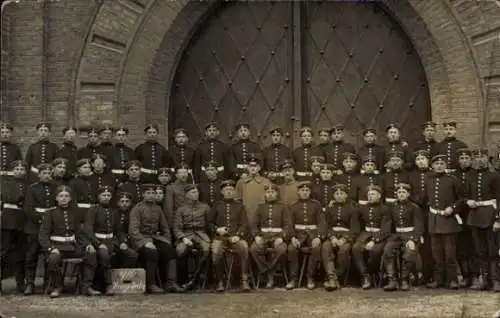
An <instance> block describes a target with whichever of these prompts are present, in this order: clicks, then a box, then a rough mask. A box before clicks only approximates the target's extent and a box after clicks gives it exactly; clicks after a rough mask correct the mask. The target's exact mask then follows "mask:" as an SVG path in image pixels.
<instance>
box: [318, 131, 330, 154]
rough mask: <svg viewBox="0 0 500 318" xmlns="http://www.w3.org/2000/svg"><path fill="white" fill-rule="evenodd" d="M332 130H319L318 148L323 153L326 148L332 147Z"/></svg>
mask: <svg viewBox="0 0 500 318" xmlns="http://www.w3.org/2000/svg"><path fill="white" fill-rule="evenodd" d="M331 133H332V130H331V129H330V128H320V129H319V130H318V147H319V148H320V149H321V151H323V152H325V150H326V148H328V146H329V145H330V134H331Z"/></svg>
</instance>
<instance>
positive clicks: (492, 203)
mask: <svg viewBox="0 0 500 318" xmlns="http://www.w3.org/2000/svg"><path fill="white" fill-rule="evenodd" d="M476 206H493V208H495V209H496V208H497V200H495V199H491V200H486V201H476Z"/></svg>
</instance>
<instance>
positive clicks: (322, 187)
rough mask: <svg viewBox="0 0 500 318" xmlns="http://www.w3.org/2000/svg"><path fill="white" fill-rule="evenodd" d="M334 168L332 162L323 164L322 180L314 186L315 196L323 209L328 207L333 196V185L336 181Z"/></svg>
mask: <svg viewBox="0 0 500 318" xmlns="http://www.w3.org/2000/svg"><path fill="white" fill-rule="evenodd" d="M333 169H334V166H333V165H332V164H327V163H325V164H323V165H321V173H320V175H321V182H320V183H319V184H318V185H316V186H313V197H314V198H315V199H316V200H318V202H319V203H320V204H321V207H322V208H323V209H326V207H327V206H328V204H329V203H330V201H331V200H332V198H333V190H334V189H333V186H334V185H335V181H333Z"/></svg>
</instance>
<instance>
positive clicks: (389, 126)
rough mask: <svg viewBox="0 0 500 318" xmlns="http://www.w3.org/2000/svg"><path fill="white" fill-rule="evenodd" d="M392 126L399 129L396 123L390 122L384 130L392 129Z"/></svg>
mask: <svg viewBox="0 0 500 318" xmlns="http://www.w3.org/2000/svg"><path fill="white" fill-rule="evenodd" d="M393 128H395V129H398V130H400V129H401V128H400V127H399V125H398V124H396V123H390V124H389V125H387V127H385V131H386V132H387V131H389V129H393Z"/></svg>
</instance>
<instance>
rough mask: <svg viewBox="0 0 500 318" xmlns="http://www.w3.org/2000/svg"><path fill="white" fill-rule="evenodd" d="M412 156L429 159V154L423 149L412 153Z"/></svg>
mask: <svg viewBox="0 0 500 318" xmlns="http://www.w3.org/2000/svg"><path fill="white" fill-rule="evenodd" d="M413 156H414V157H415V158H417V157H418V156H424V157H426V158H429V157H430V153H429V152H428V151H427V150H425V149H419V150H416V151H414V152H413Z"/></svg>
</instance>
